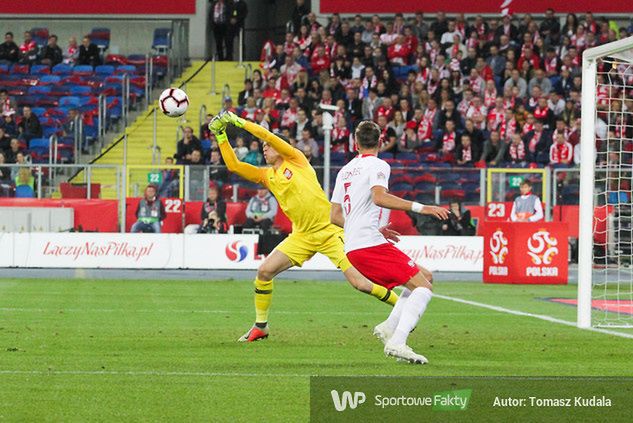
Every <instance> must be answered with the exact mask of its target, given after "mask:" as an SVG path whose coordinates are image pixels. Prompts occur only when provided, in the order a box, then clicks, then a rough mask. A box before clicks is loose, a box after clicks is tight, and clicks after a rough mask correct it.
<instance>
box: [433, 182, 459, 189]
mask: <svg viewBox="0 0 633 423" xmlns="http://www.w3.org/2000/svg"><path fill="white" fill-rule="evenodd" d="M437 184H438V185H439V186H440V187H442V191H444V190H454V189H462V185H460V184H458V183H456V182H438V183H437Z"/></svg>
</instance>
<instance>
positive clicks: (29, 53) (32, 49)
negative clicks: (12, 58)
mask: <svg viewBox="0 0 633 423" xmlns="http://www.w3.org/2000/svg"><path fill="white" fill-rule="evenodd" d="M37 51H38V48H37V44H36V43H35V40H33V37H32V36H31V33H30V32H29V31H25V32H24V42H23V43H22V44H20V63H35V61H36V60H37Z"/></svg>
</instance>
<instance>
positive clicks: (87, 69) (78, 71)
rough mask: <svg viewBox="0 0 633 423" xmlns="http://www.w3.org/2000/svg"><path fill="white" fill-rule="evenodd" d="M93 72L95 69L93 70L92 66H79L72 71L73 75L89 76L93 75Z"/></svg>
mask: <svg viewBox="0 0 633 423" xmlns="http://www.w3.org/2000/svg"><path fill="white" fill-rule="evenodd" d="M93 72H94V69H92V66H90V65H77V66H75V67H74V68H73V70H72V74H73V75H84V76H89V75H92V73H93Z"/></svg>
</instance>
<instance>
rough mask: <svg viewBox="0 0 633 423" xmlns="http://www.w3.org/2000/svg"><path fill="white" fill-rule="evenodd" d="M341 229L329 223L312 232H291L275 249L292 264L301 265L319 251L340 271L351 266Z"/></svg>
mask: <svg viewBox="0 0 633 423" xmlns="http://www.w3.org/2000/svg"><path fill="white" fill-rule="evenodd" d="M344 244H345V241H344V238H343V229H341V228H339V227H338V226H336V225H333V224H329V225H328V226H326V227H325V228H324V229H322V230H320V231H318V232H313V233H294V232H293V233H291V234H290V235H288V238H286V239H284V240H283V241H282V242H281V244H279V245H278V246H277V247H276V248H275V249H276V250H278V251H280V252H282V253H284V254H285V255H286V256H288V258H289V259H290V262H291V263H292V264H293V265H294V266H299V267H301V266H302V265H303V263H305V261H306V260H309V259H310V258H312V256H313V255H315V254H316V253H321V254H323V255H324V256H326V257H327V258H329V259H330V261H331V262H332V263H333V264H334V265H335V266H336V267H337V268H339V269H341V271H343V272H344V271H346V270H347V269H349V268H350V267H352V265H351V263H350V262H349V260H348V259H347V257H346V256H345V250H344V248H343V247H344Z"/></svg>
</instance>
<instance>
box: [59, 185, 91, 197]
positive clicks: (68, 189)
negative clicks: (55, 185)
mask: <svg viewBox="0 0 633 423" xmlns="http://www.w3.org/2000/svg"><path fill="white" fill-rule="evenodd" d="M86 185H87V184H71V183H69V182H62V183H60V184H59V190H60V192H61V194H62V198H88V187H87V186H86ZM100 195H101V184H90V198H91V199H92V198H99V196H100Z"/></svg>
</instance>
